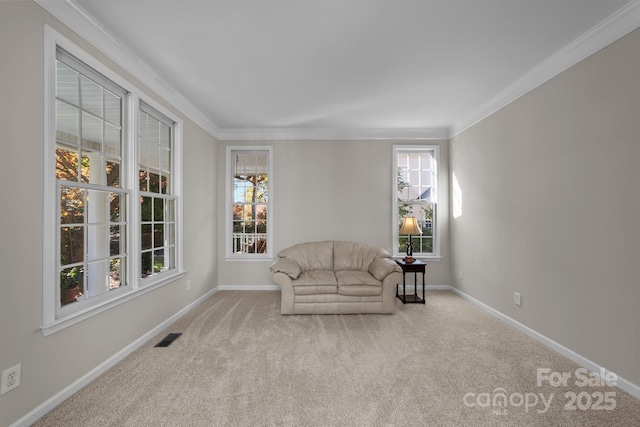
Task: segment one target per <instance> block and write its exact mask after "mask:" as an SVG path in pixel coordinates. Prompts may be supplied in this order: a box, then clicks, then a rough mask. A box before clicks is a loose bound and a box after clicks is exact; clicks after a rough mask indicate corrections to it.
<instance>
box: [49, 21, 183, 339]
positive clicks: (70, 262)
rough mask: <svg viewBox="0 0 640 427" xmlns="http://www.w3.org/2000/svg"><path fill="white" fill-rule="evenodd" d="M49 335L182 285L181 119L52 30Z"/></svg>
mask: <svg viewBox="0 0 640 427" xmlns="http://www.w3.org/2000/svg"><path fill="white" fill-rule="evenodd" d="M46 48H47V52H48V54H47V58H46V59H47V64H46V67H45V73H46V76H45V78H46V82H47V85H46V86H47V90H46V96H45V99H46V105H45V110H46V111H47V115H46V116H47V123H46V130H45V174H46V176H45V217H44V224H45V248H44V281H43V287H44V288H43V291H44V292H43V294H44V311H43V323H44V328H43V331H44V332H45V333H49V332H54V331H55V330H58V329H60V328H62V327H64V326H66V325H68V324H72V323H75V322H76V321H78V320H81V319H82V318H85V317H87V316H88V315H91V314H93V313H95V312H99V311H101V310H102V309H106V308H108V307H110V306H112V305H113V304H115V303H116V301H121V300H125V299H126V298H128V297H131V296H133V295H135V294H139V293H140V292H142V291H144V290H145V289H147V288H150V287H153V285H158V284H161V283H166V282H168V281H170V280H173V279H175V278H176V277H177V276H178V275H179V274H180V261H179V260H180V257H179V250H180V247H179V244H178V241H179V238H178V237H179V228H180V227H179V221H178V219H179V218H178V212H179V203H180V198H179V191H178V189H179V188H180V185H179V179H178V178H179V173H178V168H179V162H178V159H179V149H178V147H179V145H178V144H177V141H178V140H179V139H180V138H179V130H180V125H179V122H178V121H177V120H176V119H171V118H170V117H169V115H168V114H166V113H164V112H161V111H160V110H161V109H162V107H160V106H152V105H151V103H147V102H145V101H143V100H141V95H142V94H141V93H140V92H139V91H137V90H136V89H135V87H133V86H132V85H130V84H129V83H128V82H127V81H125V80H123V79H122V78H120V77H119V76H118V75H116V74H115V73H113V72H111V71H110V70H109V69H107V68H106V67H104V66H103V65H102V64H100V63H99V62H97V61H96V60H94V59H93V58H91V57H90V56H89V55H87V54H86V53H84V52H83V51H82V50H80V49H79V48H77V47H76V46H75V45H73V44H72V43H71V42H69V41H68V40H66V39H64V38H63V37H62V36H60V35H58V34H57V33H55V32H54V31H53V30H51V29H50V28H47V46H46Z"/></svg>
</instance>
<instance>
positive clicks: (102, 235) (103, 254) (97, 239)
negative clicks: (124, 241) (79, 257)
mask: <svg viewBox="0 0 640 427" xmlns="http://www.w3.org/2000/svg"><path fill="white" fill-rule="evenodd" d="M109 234H110V233H109V226H108V225H106V224H100V225H89V226H88V227H87V239H88V242H89V246H88V247H87V260H89V261H95V260H99V259H101V258H107V257H108V256H109V237H110V235H109Z"/></svg>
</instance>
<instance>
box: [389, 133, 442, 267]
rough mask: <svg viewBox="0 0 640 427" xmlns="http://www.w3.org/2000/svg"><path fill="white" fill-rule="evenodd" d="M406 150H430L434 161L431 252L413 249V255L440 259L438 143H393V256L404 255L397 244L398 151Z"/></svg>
mask: <svg viewBox="0 0 640 427" xmlns="http://www.w3.org/2000/svg"><path fill="white" fill-rule="evenodd" d="M407 152H415V153H424V152H432V153H433V154H432V155H433V158H434V161H435V167H434V171H433V180H434V181H433V186H432V189H433V190H432V191H433V193H434V195H433V200H434V202H433V204H434V209H433V222H432V227H433V252H429V253H425V252H417V251H415V250H414V251H413V256H414V257H418V258H425V259H429V260H432V261H438V260H441V259H442V256H441V252H440V229H441V222H442V219H441V218H440V215H439V214H438V211H439V209H438V205H439V202H440V196H439V194H440V191H439V190H440V189H439V182H440V180H439V177H438V174H439V166H440V146H438V145H394V146H393V176H392V179H393V186H392V188H393V203H392V209H393V211H392V215H391V218H392V226H391V230H392V239H393V240H392V243H391V245H392V248H393V256H394V257H397V258H401V257H404V256H406V253H405V252H403V251H401V250H400V248H399V244H398V239H399V227H398V224H399V223H400V218H399V217H398V208H399V203H398V154H399V153H407Z"/></svg>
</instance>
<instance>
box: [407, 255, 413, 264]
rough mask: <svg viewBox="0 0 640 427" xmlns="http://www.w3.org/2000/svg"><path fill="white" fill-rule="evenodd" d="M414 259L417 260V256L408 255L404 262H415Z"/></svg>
mask: <svg viewBox="0 0 640 427" xmlns="http://www.w3.org/2000/svg"><path fill="white" fill-rule="evenodd" d="M413 261H415V258H414V257H412V256H408V257H405V258H404V262H406V263H407V264H411V263H413Z"/></svg>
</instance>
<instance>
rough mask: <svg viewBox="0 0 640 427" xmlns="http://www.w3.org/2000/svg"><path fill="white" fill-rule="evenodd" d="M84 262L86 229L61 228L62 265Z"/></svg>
mask: <svg viewBox="0 0 640 427" xmlns="http://www.w3.org/2000/svg"><path fill="white" fill-rule="evenodd" d="M83 261H84V227H61V230H60V265H68V264H75V263H78V262H83Z"/></svg>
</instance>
